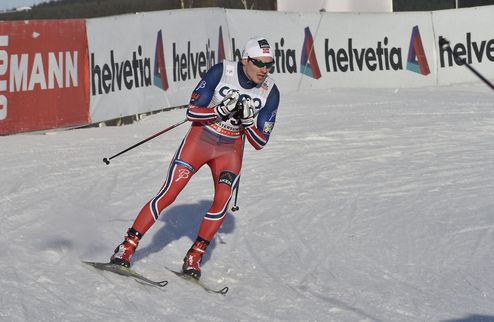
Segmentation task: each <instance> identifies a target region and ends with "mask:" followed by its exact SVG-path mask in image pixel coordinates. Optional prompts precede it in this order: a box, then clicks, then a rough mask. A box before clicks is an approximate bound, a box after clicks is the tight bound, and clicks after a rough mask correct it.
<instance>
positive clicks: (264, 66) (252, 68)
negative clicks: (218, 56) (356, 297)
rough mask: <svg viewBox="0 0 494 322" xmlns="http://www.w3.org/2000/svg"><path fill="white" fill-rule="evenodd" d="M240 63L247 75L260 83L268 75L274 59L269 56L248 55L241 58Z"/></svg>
mask: <svg viewBox="0 0 494 322" xmlns="http://www.w3.org/2000/svg"><path fill="white" fill-rule="evenodd" d="M242 64H243V65H244V71H245V74H246V75H247V77H249V79H250V80H251V81H253V82H254V83H256V84H260V83H262V82H263V81H264V79H265V78H266V76H267V75H268V73H269V70H270V69H271V67H272V66H273V64H274V60H273V58H271V57H248V58H244V59H242Z"/></svg>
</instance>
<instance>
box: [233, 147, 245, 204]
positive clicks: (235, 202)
mask: <svg viewBox="0 0 494 322" xmlns="http://www.w3.org/2000/svg"><path fill="white" fill-rule="evenodd" d="M244 148H245V137H243V139H242V157H241V158H242V161H243V159H244ZM238 189H240V178H238V182H237V188H235V200H234V202H233V207H232V211H238V210H239V209H240V207H239V206H238V205H237V201H238Z"/></svg>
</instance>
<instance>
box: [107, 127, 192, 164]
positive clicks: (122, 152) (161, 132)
mask: <svg viewBox="0 0 494 322" xmlns="http://www.w3.org/2000/svg"><path fill="white" fill-rule="evenodd" d="M185 122H187V119H184V120H182V121H180V122H178V123H176V124H173V125H172V126H170V127H167V128H166V129H164V130H162V131H160V132H158V133H156V134H153V135H151V136H150V137H148V138H147V139H144V140H142V141H141V142H138V143H136V144H134V145H133V146H131V147H128V148H127V149H125V150H123V151H120V152H118V153H117V154H115V155H113V156H111V157H109V158H103V162H104V163H106V165H109V164H110V160H111V159H113V158H116V157H118V156H119V155H122V154H124V153H125V152H127V151H130V150H132V149H133V148H136V147H138V146H139V145H141V144H143V143H146V142H147V141H149V140H151V139H154V138H155V137H157V136H159V135H161V134H163V133H166V132H168V131H170V130H172V129H174V128H176V127H177V126H180V125H182V124H184V123H185Z"/></svg>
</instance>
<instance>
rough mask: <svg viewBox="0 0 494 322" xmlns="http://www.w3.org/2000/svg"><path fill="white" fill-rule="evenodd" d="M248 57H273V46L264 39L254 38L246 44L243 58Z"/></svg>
mask: <svg viewBox="0 0 494 322" xmlns="http://www.w3.org/2000/svg"><path fill="white" fill-rule="evenodd" d="M247 57H271V58H274V57H273V52H272V50H271V46H269V43H268V41H267V40H266V38H264V37H254V38H250V39H249V40H247V42H246V43H245V47H244V51H243V52H242V58H247Z"/></svg>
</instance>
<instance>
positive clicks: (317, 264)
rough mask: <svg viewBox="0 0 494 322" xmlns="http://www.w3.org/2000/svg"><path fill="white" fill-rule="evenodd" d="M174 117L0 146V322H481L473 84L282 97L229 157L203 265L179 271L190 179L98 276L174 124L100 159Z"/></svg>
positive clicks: (202, 186) (2, 140)
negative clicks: (132, 246) (250, 142)
mask: <svg viewBox="0 0 494 322" xmlns="http://www.w3.org/2000/svg"><path fill="white" fill-rule="evenodd" d="M184 117H185V110H183V109H182V110H174V111H171V112H165V113H161V114H158V115H154V116H152V117H148V118H146V119H145V120H143V121H141V122H139V123H136V124H133V125H128V126H123V127H106V128H89V129H78V130H70V131H58V132H51V133H47V134H45V135H43V134H39V133H38V134H22V135H15V136H8V137H0V151H1V154H0V164H1V167H0V179H1V185H0V204H1V205H2V207H1V210H0V214H1V217H0V219H1V223H2V230H1V233H0V245H1V246H0V249H1V250H0V271H1V275H0V295H1V297H0V320H1V321H113V320H120V321H132V320H135V321H140V320H142V321H449V322H452V321H489V320H494V274H492V272H493V267H494V257H493V249H494V93H493V92H492V91H490V90H489V89H488V88H486V87H485V86H483V85H468V86H467V85H462V86H455V87H442V88H423V89H406V90H403V89H402V90H390V89H340V90H331V91H327V92H320V91H319V92H308V93H304V94H302V93H283V92H282V101H281V107H280V109H279V113H278V121H277V124H276V128H275V130H274V133H273V135H272V138H271V141H270V142H269V144H268V146H267V147H266V148H265V149H264V150H261V151H255V150H254V149H252V148H251V147H250V146H249V147H248V148H247V150H246V156H245V163H244V169H243V174H242V180H241V184H240V195H239V206H240V211H238V212H236V213H229V214H228V217H227V219H226V221H225V223H224V225H223V227H222V228H221V230H220V232H219V234H218V235H217V236H216V239H215V240H214V242H213V243H212V246H211V247H210V251H209V252H208V254H207V256H206V258H205V262H204V264H203V280H204V281H205V282H206V283H208V284H209V285H212V286H215V287H216V286H217V287H219V288H221V287H222V286H225V285H228V286H229V287H230V292H229V294H228V295H227V296H225V297H224V296H221V295H215V294H208V293H206V292H204V291H203V290H202V289H199V288H197V287H195V286H194V285H192V284H190V283H187V282H185V281H182V280H180V279H178V278H176V277H174V276H172V275H171V274H170V273H169V272H167V271H166V270H165V269H164V268H163V267H164V266H168V267H171V268H175V269H179V268H180V265H181V261H182V258H183V256H184V254H185V252H186V251H187V249H188V248H189V247H190V245H191V241H192V239H194V238H195V234H196V231H197V228H198V225H199V223H200V221H201V218H202V216H203V215H204V213H205V211H206V210H207V209H208V206H209V203H210V199H211V197H212V193H213V189H212V183H211V178H210V172H209V169H208V168H207V167H204V168H203V169H201V171H199V173H198V174H197V175H196V176H195V177H194V178H193V179H192V180H191V182H190V183H189V186H188V187H187V188H186V189H185V190H184V191H183V192H182V194H181V195H180V196H179V198H178V199H177V200H176V202H175V203H174V204H173V205H172V206H171V207H170V208H169V209H168V210H167V212H165V214H163V215H162V216H161V217H160V219H159V221H158V222H157V223H156V224H155V225H154V226H153V227H152V228H151V229H150V231H149V232H148V234H146V235H145V236H144V238H143V240H142V242H141V245H140V247H139V249H138V251H137V252H136V255H135V264H134V268H135V269H136V270H137V271H140V272H141V273H143V274H145V275H146V276H148V277H150V278H153V279H158V280H160V279H168V280H169V282H170V283H169V285H168V286H166V287H165V288H163V289H159V288H154V287H149V286H143V285H140V284H138V283H136V282H135V281H133V279H131V278H126V277H121V276H118V275H114V274H112V273H106V272H105V273H104V272H100V271H97V270H95V269H94V268H91V267H89V266H87V265H83V264H82V263H81V262H80V261H81V260H97V261H106V260H108V259H109V257H110V255H111V254H112V252H113V249H114V248H115V246H116V245H117V244H118V243H120V242H121V241H122V239H123V236H124V233H125V231H126V229H127V228H128V227H129V226H130V225H131V224H132V222H133V220H134V218H135V216H136V214H137V213H138V211H139V210H140V208H141V207H142V205H143V204H144V203H145V202H146V201H147V200H148V199H150V198H151V197H152V196H153V195H154V194H155V193H156V192H157V191H158V189H159V188H160V187H161V184H162V182H163V179H164V175H165V173H166V170H167V168H168V164H169V161H170V160H171V158H172V156H173V153H174V152H175V149H176V148H177V147H178V144H179V142H180V141H181V139H182V137H183V136H184V134H185V132H186V131H187V129H188V124H187V125H182V126H180V127H179V128H177V129H174V130H173V131H171V132H168V133H166V134H164V135H163V136H160V137H158V138H156V139H154V140H152V141H150V142H148V143H146V144H144V145H142V146H140V147H138V148H136V149H135V150H133V151H130V152H128V153H126V154H124V155H122V156H120V157H118V158H115V159H113V160H112V163H111V165H109V166H106V165H105V164H104V163H103V162H102V161H101V159H102V158H103V157H108V156H111V155H113V154H115V153H117V152H119V151H121V150H122V149H124V148H126V147H128V146H130V145H132V144H134V143H136V142H138V141H140V140H142V139H144V138H146V137H148V136H150V135H152V134H154V133H156V132H158V131H160V130H161V129H163V128H165V127H167V126H169V125H171V124H174V123H176V122H178V121H180V120H181V119H183V118H184Z"/></svg>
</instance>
